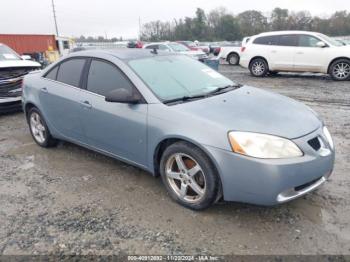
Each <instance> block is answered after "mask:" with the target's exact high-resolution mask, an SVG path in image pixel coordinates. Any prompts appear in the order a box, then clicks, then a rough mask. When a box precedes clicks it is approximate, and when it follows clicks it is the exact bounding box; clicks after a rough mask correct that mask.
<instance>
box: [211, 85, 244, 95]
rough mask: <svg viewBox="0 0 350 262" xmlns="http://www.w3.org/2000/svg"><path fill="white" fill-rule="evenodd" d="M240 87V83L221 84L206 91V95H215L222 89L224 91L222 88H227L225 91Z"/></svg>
mask: <svg viewBox="0 0 350 262" xmlns="http://www.w3.org/2000/svg"><path fill="white" fill-rule="evenodd" d="M240 87H242V85H240V84H236V85H227V86H222V87H218V88H216V89H214V90H213V91H210V92H209V93H207V95H215V94H218V93H222V91H224V90H227V91H226V92H228V91H232V90H235V89H238V88H240Z"/></svg>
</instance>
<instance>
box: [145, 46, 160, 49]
mask: <svg viewBox="0 0 350 262" xmlns="http://www.w3.org/2000/svg"><path fill="white" fill-rule="evenodd" d="M158 48H159V47H158V45H149V46H146V49H158Z"/></svg>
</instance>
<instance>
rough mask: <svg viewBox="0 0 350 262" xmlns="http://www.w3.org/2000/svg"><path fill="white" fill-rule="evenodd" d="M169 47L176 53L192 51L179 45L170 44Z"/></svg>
mask: <svg viewBox="0 0 350 262" xmlns="http://www.w3.org/2000/svg"><path fill="white" fill-rule="evenodd" d="M168 46H169V47H170V48H171V49H172V50H173V51H175V52H184V51H189V50H190V49H189V48H188V47H186V46H184V45H182V44H178V43H169V44H168Z"/></svg>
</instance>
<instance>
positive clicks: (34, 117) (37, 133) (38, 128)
mask: <svg viewBox="0 0 350 262" xmlns="http://www.w3.org/2000/svg"><path fill="white" fill-rule="evenodd" d="M30 128H31V130H32V134H33V136H34V139H35V140H36V141H37V142H39V143H40V144H42V143H44V142H45V139H46V129H45V126H44V124H43V123H42V121H41V117H40V115H39V114H38V113H35V112H34V113H32V114H31V115H30Z"/></svg>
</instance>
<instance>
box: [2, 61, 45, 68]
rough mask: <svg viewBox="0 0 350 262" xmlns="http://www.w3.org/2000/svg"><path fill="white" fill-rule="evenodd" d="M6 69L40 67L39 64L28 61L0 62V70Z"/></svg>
mask: <svg viewBox="0 0 350 262" xmlns="http://www.w3.org/2000/svg"><path fill="white" fill-rule="evenodd" d="M7 67H40V64H39V63H37V62H34V61H30V60H9V61H0V68H7Z"/></svg>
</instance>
